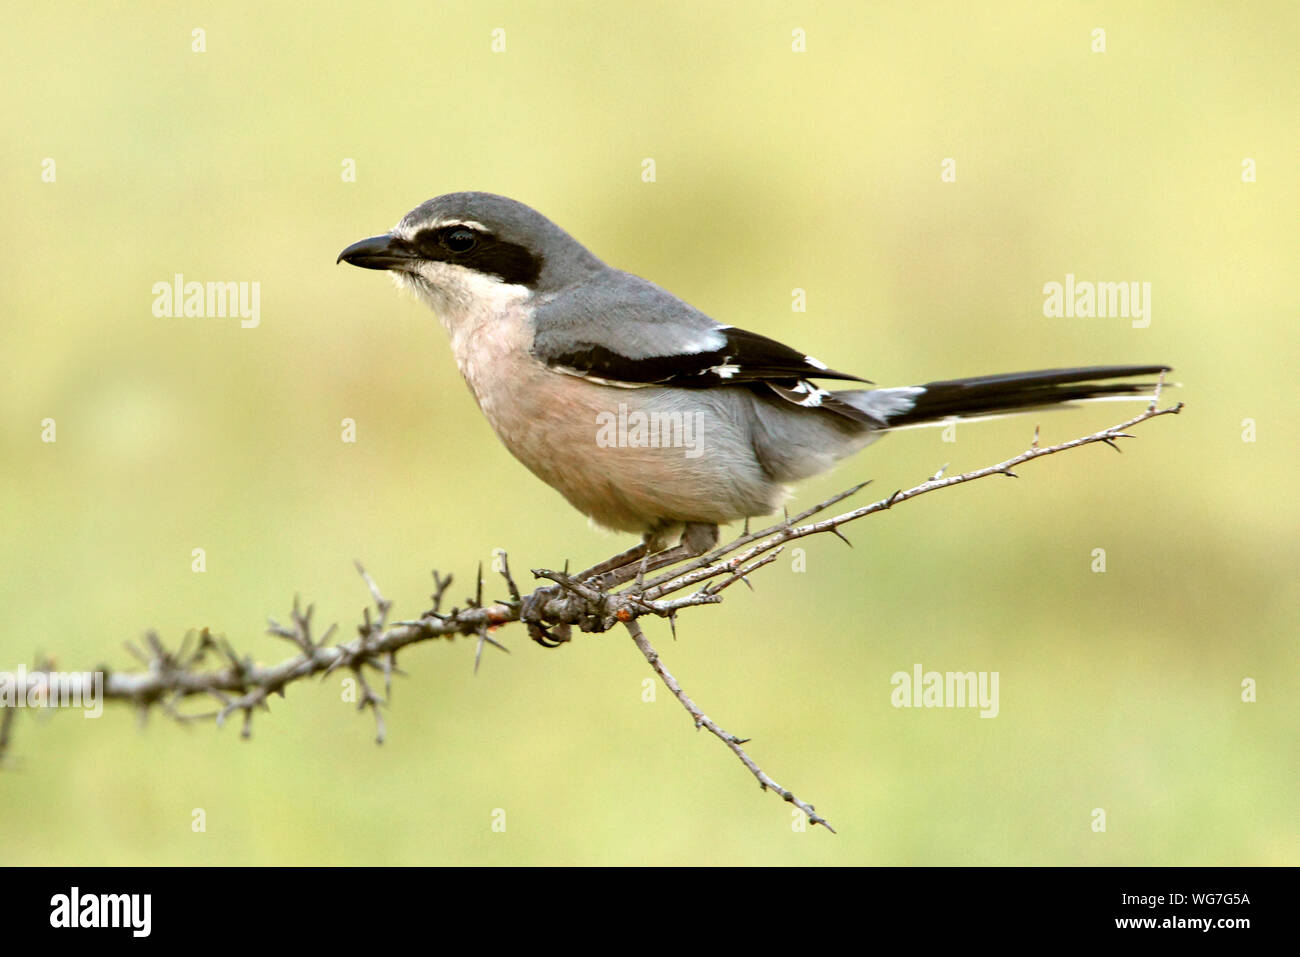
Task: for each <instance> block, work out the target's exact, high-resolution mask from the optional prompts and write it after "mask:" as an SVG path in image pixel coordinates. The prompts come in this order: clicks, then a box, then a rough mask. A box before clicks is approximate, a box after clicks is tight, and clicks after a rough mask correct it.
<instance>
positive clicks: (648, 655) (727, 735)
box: [624, 621, 835, 834]
mask: <svg viewBox="0 0 1300 957" xmlns="http://www.w3.org/2000/svg"><path fill="white" fill-rule="evenodd" d="M624 625H625V627H626V628H627V631H628V634H630V635H631V636H632V640H633V641H634V642H636V646H637V648H638V649H640V651H641V654H642V655H644V656H645V660H646V661H647V662H649V664H650V667H651V668H653V669H654V672H655V674H657V675H658V676H659V679H660V680H661V681H663V683H664V686H665V687H666V688H667V689H668V690H669V691H671V692H672V693H673V697H674V698H676V699H677V700H678V702H680V703H681V706H682V707H683V708H685V709H686V710H687V712H688V713H689V714H690V716H691V718H693V719H694V721H695V727H696V728H704V729H705V730H707V731H708V732H709V733H710V734H712V735H713V736H714V737H716V738H717V739H718V740H719V741H721V742H722V743H723V744H725V745H726V746H727V747H728V748H730V749H731V752H732V754H734V755H735V756H736V757H738V758H740V762H741V763H742V764H743V765H744V766H745V767H747V768H749V773H750V774H752V775H754V777H755V778H757V779H758V785H759V787H761V788H762V789H763V790H764V791H766V790H768V789H769V788H770V789H771V790H773V791H775V792H776V793H777V794H779V795H780V796H781V797H782V798H783V799H784V800H786V801H789V802H790V803H791V804H793V805H794V806H795V807H797V808H798V809H799V810H801V811H803V812H804V814H806V815H807V816H808V821H809V823H812V824H820V825H821V826H822V827H824V828H826V830H828V831H830V832H831V833H832V834H834V833H835V828H833V827H831V826H830V824H829V823H828V822H827V820H826V818H824V817H822V816H821V815H820V814H818V813H817V810H816V808H814V807H813V806H812V805H811V804H808V803H806V802H804V801H801V800H799V798H797V797H796V796H795V794H794V792H793V791H789V790H787V789H786V788H783V787H781V785H779V784H777V783H776V782H775V781H773V780H772V778H771V777H770V776H769V775H768V773H767V772H766V771H764V770H763V769H762V768H760V767H759V766H758V764H757V763H756V762H755V761H754V759H753V758H751V757H750V756H749V754H748V753H747V752H746V751H745V749H744V748H742V747H741V745H742V744H745V743H746V741H747V740H748V739H746V738H738V737H737V736H736V735H734V734H732V733H731V732H730V731H725V730H723V729H722V728H720V727H719V726H718V725H717V723H716V722H715V721H713V719H711V718H710V717H709V716H708V715H706V714H705V713H704V712H703V711H701V710H700V709H699V708H698V707H697V706H696V704H695V702H694V701H692V700H691V699H690V697H689V696H688V695H687V694H686V692H685V691H683V690H682V686H681V685H680V684H678V683H677V679H676V678H674V677H673V674H672V672H671V671H669V670H668V668H667V666H666V665H664V662H663V659H662V658H660V657H659V652H657V651H655V649H654V646H653V645H651V644H650V640H649V639H648V638H646V636H645V632H644V631H642V630H641V626H640V625H639V624H638V623H637V622H635V621H628V622H624Z"/></svg>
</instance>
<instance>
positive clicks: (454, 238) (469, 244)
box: [442, 227, 478, 253]
mask: <svg viewBox="0 0 1300 957" xmlns="http://www.w3.org/2000/svg"><path fill="white" fill-rule="evenodd" d="M477 243H478V236H477V235H475V233H474V230H472V229H465V228H464V227H460V228H458V229H453V230H452V231H451V232H449V233H447V235H445V236H443V237H442V244H443V245H444V246H446V247H447V249H449V250H451V251H452V252H454V253H467V252H469V251H470V250H471V249H473V248H474V246H475V244H477Z"/></svg>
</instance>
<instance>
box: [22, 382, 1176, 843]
mask: <svg viewBox="0 0 1300 957" xmlns="http://www.w3.org/2000/svg"><path fill="white" fill-rule="evenodd" d="M1159 395H1160V391H1159V387H1157V390H1156V394H1155V396H1154V397H1153V398H1152V401H1151V404H1150V405H1149V406H1148V407H1147V408H1146V409H1145V410H1144V411H1143V412H1142V413H1141V414H1139V415H1136V416H1134V417H1133V418H1131V419H1128V420H1127V421H1125V422H1121V423H1119V424H1118V425H1114V426H1111V427H1110V428H1107V429H1102V430H1101V431H1100V432H1094V433H1093V434H1091V435H1086V436H1083V437H1081V438H1077V439H1072V440H1070V441H1068V442H1062V443H1060V444H1058V445H1049V446H1043V445H1040V444H1039V441H1038V430H1037V429H1035V430H1034V439H1033V442H1032V444H1031V445H1030V447H1029V448H1028V449H1026V450H1025V451H1023V452H1021V453H1020V454H1019V455H1015V456H1012V457H1011V458H1009V459H1007V460H1006V461H1004V462H999V463H998V464H996V465H990V466H987V467H985V468H980V469H975V470H973V471H970V472H964V473H962V474H961V475H953V476H949V477H946V478H945V477H944V476H943V471H944V470H943V469H940V470H939V471H938V472H937V473H936V474H935V475H934V476H933V477H931V478H930V479H928V480H926V481H924V482H921V483H920V484H919V485H916V486H913V487H912V488H909V489H899V490H898V491H895V492H894V493H893V494H892V495H889V496H887V497H885V498H882V499H880V500H878V501H875V502H872V503H870V504H868V505H863V506H860V507H858V508H855V509H852V510H850V511H846V512H842V513H840V514H838V515H834V516H832V517H829V518H822V519H820V520H817V521H809V520H810V519H812V518H813V517H814V516H816V515H820V514H821V513H823V512H826V511H827V510H829V509H830V508H831V507H832V506H833V505H836V504H838V503H839V502H842V501H843V500H845V499H847V498H849V497H850V496H852V495H854V494H856V493H857V492H859V491H861V490H862V489H863V488H865V487H866V485H868V484H869V483H867V482H863V483H862V484H860V485H855V486H854V487H852V488H850V489H847V490H845V491H843V492H840V493H839V494H837V495H833V496H831V497H830V498H828V499H826V500H825V501H823V502H819V503H818V504H817V505H814V506H813V507H811V508H809V509H806V510H805V511H803V512H800V513H799V514H797V515H795V516H793V517H791V516H790V515H788V514H787V515H786V517H785V518H784V519H783V520H782V521H780V522H778V523H776V524H774V525H771V526H769V527H767V528H764V529H762V530H760V531H755V532H751V531H750V530H749V529H748V526H746V529H745V531H744V533H742V534H741V535H739V536H738V537H736V538H734V539H732V540H731V541H730V542H727V543H726V544H723V545H721V546H719V547H717V548H715V549H713V550H712V551H711V552H708V553H707V554H705V555H701V556H699V557H698V558H693V559H690V560H688V561H685V562H682V563H679V564H678V565H676V566H674V567H672V568H671V569H669V570H668V571H665V572H663V573H662V574H659V575H657V576H655V577H653V578H649V579H644V578H638V579H636V580H634V581H632V582H629V583H628V584H627V585H625V586H623V587H621V588H613V589H609V590H605V589H602V588H600V587H598V585H599V583H598V582H597V581H596V580H594V579H593V580H591V581H580V580H578V579H577V578H575V577H573V576H571V575H569V574H568V572H567V571H551V570H548V569H534V571H533V575H534V577H536V578H540V579H546V580H549V581H551V582H554V583H555V584H553V585H550V586H546V587H542V588H538V589H536V590H535V591H534V592H532V593H531V594H528V595H523V594H521V592H520V590H519V587H518V585H517V584H516V582H515V580H514V578H513V577H512V575H511V573H510V566H509V564H508V562H507V561H506V558H505V555H504V554H502V555H501V556H500V558H501V562H500V565H501V567H500V574H501V576H502V578H503V579H504V581H505V585H506V589H507V592H508V593H509V598H507V599H500V600H496V601H490V602H485V601H484V598H483V567H482V565H481V564H480V566H479V571H478V579H477V583H476V587H475V594H474V595H473V596H472V597H470V598H468V599H466V601H465V604H464V606H463V607H460V606H456V607H452V608H450V609H448V610H445V611H444V606H445V604H446V594H447V591H448V589H449V588H450V586H451V583H452V578H451V576H450V575H448V576H446V577H443V576H442V575H440V574H439V573H438V572H436V571H435V572H434V573H433V579H434V592H433V595H432V596H431V601H430V607H429V609H428V610H427V611H425V612H424V613H423V614H422V615H420V617H419V618H415V619H410V620H402V621H390V612H391V610H392V602H391V601H389V600H388V599H387V598H385V597H384V595H383V593H382V592H381V591H380V589H379V586H378V585H377V584H376V583H375V581H374V579H373V578H371V577H370V575H369V574H368V573H367V572H366V570H365V569H364V568H362V567H361V565H360V564H358V565H357V571H358V572H359V573H360V575H361V577H362V580H363V581H364V582H365V585H366V587H367V588H368V589H369V591H370V595H371V599H372V601H373V614H372V611H371V607H367V608H366V609H365V612H364V614H363V617H362V621H361V623H360V625H358V626H357V636H356V637H355V638H352V639H350V640H348V641H339V642H338V643H336V644H331V643H330V642H331V640H332V639H333V638H334V635H335V631H336V627H335V626H334V625H331V626H330V627H329V628H327V629H326V630H325V632H324V633H323V634H321V635H320V637H315V635H314V632H313V624H312V615H313V611H314V606H312V605H308V606H307V608H306V610H305V611H304V610H302V609H301V607H300V604H299V601H298V600H297V599H296V598H295V599H294V605H293V610H292V611H291V612H290V616H289V624H287V625H282V624H280V623H279V622H277V621H275V620H271V621H270V622H269V628H268V632H269V633H270V634H271V635H274V636H276V637H279V638H283V639H285V640H286V641H288V642H290V643H291V644H293V645H294V647H295V648H296V653H295V654H294V655H293V656H292V657H290V658H287V659H285V660H284V661H282V662H280V663H279V664H276V665H270V666H265V665H258V664H255V663H254V662H253V660H252V659H251V658H250V657H248V656H241V655H239V654H238V653H236V651H235V650H234V648H233V647H232V646H231V645H230V643H229V642H228V641H226V639H225V638H221V637H215V636H213V635H212V633H211V632H210V631H209V630H208V629H206V628H205V629H203V630H202V631H200V632H198V634H197V637H196V636H195V635H194V633H190V634H188V635H186V636H185V639H184V640H183V641H182V642H181V644H180V647H179V648H177V649H175V650H169V649H168V648H166V647H165V646H164V645H163V643H162V641H161V639H160V638H159V637H158V635H157V634H156V633H155V632H152V631H151V632H148V633H146V634H145V636H144V643H145V646H146V647H145V648H144V649H141V648H139V647H137V646H136V645H135V644H133V643H131V642H127V643H126V648H127V650H128V651H129V652H130V653H131V654H132V655H133V656H134V657H135V658H136V659H137V660H139V661H140V663H141V665H142V666H143V668H142V670H138V671H111V670H109V669H108V668H103V669H101V672H102V674H103V689H102V697H103V699H104V700H106V701H124V702H129V703H131V704H133V705H135V706H136V708H138V709H139V711H140V714H141V717H142V718H143V717H144V716H146V715H147V714H148V712H149V710H150V709H151V708H153V707H155V706H156V707H158V708H159V709H160V710H162V711H163V712H165V713H166V714H168V715H170V716H171V717H173V718H175V719H176V720H178V721H182V722H191V721H200V720H205V719H212V720H215V722H216V723H217V724H218V725H222V724H224V723H225V722H226V720H227V719H228V718H230V717H232V716H235V715H241V716H242V722H243V724H242V731H241V734H242V736H243V737H245V738H247V737H248V736H249V735H250V734H251V733H252V720H253V712H254V711H258V710H262V711H265V710H269V708H268V705H267V701H268V699H269V698H270V696H271V695H273V694H278V695H280V696H281V697H284V694H285V688H286V687H287V686H288V685H290V684H292V683H293V682H295V681H299V680H301V679H304V678H308V677H312V676H315V675H319V676H320V677H321V678H325V677H328V676H329V675H330V674H332V673H334V672H335V671H338V670H339V669H343V668H346V669H348V670H349V671H351V672H352V674H353V676H354V677H355V679H356V681H357V686H358V688H359V694H358V703H357V707H358V709H359V710H363V711H364V710H367V709H369V710H370V711H371V713H372V714H373V715H374V718H375V723H376V740H377V741H378V742H380V743H382V742H383V740H384V719H383V711H382V709H383V708H385V707H386V706H387V703H388V697H389V695H390V692H391V687H392V678H393V675H394V674H401V673H402V672H400V671H399V670H398V668H397V653H398V652H399V651H401V650H403V649H405V648H406V647H408V646H410V645H414V644H417V643H419V642H424V641H429V640H431V639H435V638H448V639H454V638H456V637H457V636H466V637H469V636H473V637H474V638H475V639H476V649H475V655H474V667H475V669H476V670H477V668H478V665H479V660H480V658H481V656H482V653H483V647H484V645H489V644H490V645H492V646H494V647H496V648H500V649H501V650H503V651H504V650H506V649H505V647H504V646H503V645H501V644H500V643H499V642H498V641H497V640H496V639H495V638H493V637H492V636H491V634H490V632H491V631H493V630H495V629H497V628H500V627H501V626H503V625H507V624H510V623H511V622H515V621H519V620H521V618H523V619H527V620H526V624H527V625H528V628H529V631H530V634H531V635H532V636H533V637H534V638H535V639H537V640H539V641H541V642H543V643H545V644H556V643H561V642H564V641H568V640H569V633H570V627H571V626H572V625H577V626H578V627H579V628H580V629H581V630H582V631H586V632H603V631H607V630H609V629H610V628H612V627H613V626H614V625H615V624H616V623H622V624H623V625H624V626H625V627H626V628H627V630H628V632H629V634H630V635H631V637H632V640H633V642H634V643H635V644H636V646H637V648H638V649H639V650H640V651H641V653H642V655H644V656H645V659H646V661H647V662H648V663H649V664H650V667H651V668H652V669H654V671H655V673H656V674H657V675H658V676H659V678H660V679H661V680H662V681H663V683H664V684H665V686H667V688H668V689H669V691H671V692H672V694H673V696H674V697H675V698H676V699H677V700H678V702H679V703H680V704H681V705H682V707H683V708H685V709H686V711H687V712H688V713H689V714H690V715H691V718H692V720H693V721H694V722H695V726H696V727H697V728H705V729H706V730H708V731H709V732H710V733H711V734H713V735H714V736H715V737H717V738H718V739H719V740H721V741H722V742H723V743H724V744H725V745H726V746H727V747H728V748H729V749H731V751H732V752H733V753H734V754H735V755H736V757H737V758H739V759H740V761H741V762H742V763H743V764H744V765H745V767H746V768H748V769H749V771H750V773H751V774H753V775H754V777H755V778H757V779H758V782H759V784H760V786H761V787H762V788H764V789H765V790H766V789H771V790H773V791H775V792H776V793H777V794H778V795H780V796H781V797H782V798H783V799H784V800H786V801H788V802H790V803H792V804H794V805H795V806H797V807H798V808H799V809H800V810H802V811H803V812H804V814H806V815H807V816H808V820H809V821H810V822H811V823H813V824H821V825H823V826H824V827H826V828H827V829H828V830H832V829H831V827H830V825H829V824H828V823H827V822H826V820H825V818H823V817H821V816H820V815H818V814H817V812H816V811H815V810H814V808H813V806H812V805H811V804H808V803H806V802H804V801H802V800H800V799H799V798H798V797H796V796H795V795H794V794H793V793H792V792H791V791H789V790H787V789H785V788H783V787H781V786H780V785H779V784H777V783H776V782H775V781H774V780H773V779H772V778H771V777H769V776H768V775H767V773H766V772H764V771H763V769H762V768H761V767H759V766H758V764H756V763H755V762H754V760H753V759H752V758H750V756H749V755H748V754H747V753H746V751H745V750H744V748H743V747H741V745H743V744H745V743H746V740H745V739H741V738H739V737H737V736H736V735H734V734H731V733H730V732H728V731H726V730H724V729H723V728H721V727H719V726H718V725H717V724H716V723H714V722H713V721H712V720H711V719H710V718H709V717H708V716H707V715H705V714H704V712H703V711H701V710H700V708H699V707H697V706H696V704H695V703H694V702H693V701H692V700H691V699H690V698H689V697H688V696H687V695H686V693H685V692H684V691H683V690H682V687H681V685H680V684H679V683H678V682H677V679H676V678H674V677H673V675H672V673H671V672H670V671H669V670H668V669H667V667H666V666H665V665H664V663H663V661H662V659H661V658H660V657H659V653H658V652H657V651H656V650H655V649H654V647H653V646H652V645H651V644H650V642H649V640H648V639H647V638H646V636H645V633H644V632H643V631H642V629H641V626H640V624H639V622H638V619H640V618H643V617H645V616H647V615H655V616H657V617H660V618H667V619H668V620H669V624H670V625H671V626H672V628H673V631H674V633H675V631H676V619H677V614H678V613H679V612H680V611H681V610H682V609H685V608H691V607H694V606H696V605H712V604H718V603H720V602H721V601H722V597H721V592H723V591H725V590H726V589H728V588H730V587H731V586H732V585H734V584H736V583H737V582H744V583H745V584H746V585H749V584H750V581H749V577H750V576H751V575H752V574H753V573H754V572H755V571H757V570H758V569H759V568H761V567H763V566H764V565H767V564H769V563H771V562H772V561H774V560H775V559H776V558H777V556H778V555H779V554H780V552H781V551H782V549H783V548H784V547H785V545H786V543H787V542H791V541H794V540H795V539H800V538H806V537H807V536H810V535H819V534H832V535H836V536H838V537H839V538H841V539H843V540H844V541H845V542H847V541H848V539H847V538H845V537H844V534H843V532H841V531H840V529H841V528H842V527H843V526H844V525H847V524H848V523H850V522H854V521H857V520H858V519H861V518H865V517H866V516H868V515H872V514H875V513H877V512H883V511H885V510H887V509H891V508H893V507H894V506H895V505H899V504H901V503H903V502H907V501H910V500H911V499H914V498H916V497H918V496H920V495H925V494H928V493H930V492H935V491H938V490H939V489H944V488H950V487H952V486H954V485H961V484H964V483H966V482H973V481H975V480H976V479H982V478H987V477H989V476H992V475H1005V476H1009V477H1012V478H1016V477H1017V475H1016V473H1015V472H1014V471H1013V469H1015V468H1016V467H1017V466H1020V465H1023V464H1025V463H1027V462H1031V461H1033V460H1035V459H1039V458H1043V457H1044V456H1048V455H1055V454H1057V453H1060V452H1066V451H1069V450H1071V449H1077V448H1082V447H1083V446H1086V445H1095V444H1098V443H1102V444H1105V445H1109V446H1110V447H1111V448H1113V449H1115V450H1116V451H1119V445H1118V440H1119V439H1126V438H1132V437H1133V436H1131V435H1130V434H1129V433H1128V432H1127V431H1126V430H1128V429H1131V428H1133V427H1135V426H1137V425H1140V424H1141V423H1143V422H1146V421H1147V420H1148V419H1154V418H1157V417H1159V416H1164V415H1171V414H1177V413H1178V412H1180V411H1182V408H1183V403H1181V402H1179V403H1177V404H1176V405H1172V406H1168V407H1166V408H1158V406H1157V403H1158V400H1159ZM697 586H698V587H697ZM751 587H752V586H751ZM688 589H693V590H690V591H688ZM670 596H675V597H670ZM524 609H529V611H528V612H527V613H525V612H524ZM367 669H369V671H370V672H371V673H372V674H376V675H379V676H382V678H383V688H384V694H383V695H382V696H381V695H380V694H378V693H377V692H376V691H375V690H374V689H373V688H372V687H371V685H370V683H369V681H368V680H367V678H366V672H367ZM79 677H80V678H81V679H82V680H87V679H89V677H90V674H89V673H87V674H85V675H81V676H78V675H77V674H75V673H74V674H72V675H68V674H65V673H55V672H54V671H53V670H52V669H51V668H50V667H49V666H48V665H47V664H43V665H42V666H40V667H38V668H37V669H36V670H34V671H31V672H28V674H27V688H26V689H23V688H19V689H17V694H20V695H21V694H23V693H24V692H25V691H26V692H28V693H29V695H28V700H30V692H32V691H33V690H34V691H35V692H36V694H37V695H38V696H39V695H40V694H42V693H44V694H49V693H51V692H52V691H54V690H56V689H55V688H54V683H55V682H56V681H57V682H58V683H59V685H60V686H61V687H62V688H63V689H64V690H69V686H70V684H75V682H76V680H77V679H78V678H79ZM73 690H75V689H73ZM194 697H202V698H210V699H212V700H213V701H214V702H215V703H216V706H215V707H214V708H213V709H212V710H210V711H205V712H201V713H195V712H187V711H181V710H180V708H179V705H180V704H181V703H182V702H184V701H186V700H187V699H189V698H194ZM15 714H16V711H15V710H14V709H12V708H7V707H3V706H0V759H2V758H3V757H4V752H5V749H6V748H7V746H8V745H9V744H10V740H11V736H12V730H13V728H12V725H13V718H14V716H15Z"/></svg>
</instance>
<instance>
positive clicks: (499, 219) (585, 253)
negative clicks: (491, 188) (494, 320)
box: [394, 192, 609, 293]
mask: <svg viewBox="0 0 1300 957" xmlns="http://www.w3.org/2000/svg"><path fill="white" fill-rule="evenodd" d="M453 223H470V224H477V225H479V226H481V227H483V228H484V229H485V230H486V231H487V232H489V233H491V234H492V235H493V236H494V237H496V238H497V239H498V240H500V241H501V242H503V243H508V244H511V245H513V246H517V247H520V248H522V249H525V250H527V251H528V252H529V253H531V254H532V255H533V256H534V257H535V258H536V259H537V260H538V266H539V270H538V276H537V279H536V281H535V283H534V284H533V285H532V288H533V289H534V290H535V291H537V292H540V293H546V292H554V291H556V290H559V289H563V288H564V287H565V286H570V285H573V284H574V283H578V282H582V281H583V280H584V279H587V278H589V277H590V276H592V275H594V274H596V273H598V272H600V271H602V270H605V269H608V268H609V267H608V266H606V265H605V264H604V263H602V262H601V261H600V260H599V259H598V258H597V257H596V256H595V255H593V254H592V253H591V252H590V250H588V249H587V248H586V247H585V246H583V245H582V243H580V242H578V241H577V240H576V239H574V238H573V237H572V236H570V235H569V234H568V233H567V232H565V231H564V230H563V229H561V228H560V227H559V226H557V225H555V223H553V222H551V221H550V220H549V219H547V218H546V217H545V216H543V215H542V214H541V213H539V212H538V211H537V210H535V209H533V208H532V207H531V206H525V205H524V204H523V203H520V202H518V201H516V200H513V199H510V198H509V197H507V196H499V195H497V194H496V193H482V192H463V193H446V194H444V195H442V196H435V197H434V198H433V199H430V200H426V201H425V202H423V203H421V204H420V205H419V206H417V207H415V209H413V210H411V211H410V212H409V213H407V214H406V215H405V216H403V217H402V219H401V221H400V222H399V223H398V224H397V228H396V229H394V233H395V234H397V235H400V236H402V237H403V238H407V239H409V238H411V237H412V236H415V235H416V234H418V233H419V232H420V231H421V230H424V229H429V228H433V227H438V226H445V225H449V224H453Z"/></svg>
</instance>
